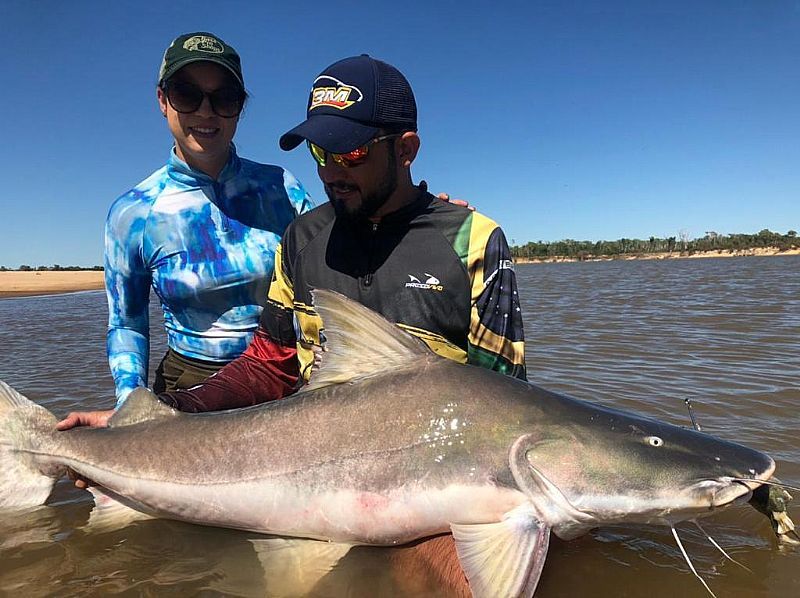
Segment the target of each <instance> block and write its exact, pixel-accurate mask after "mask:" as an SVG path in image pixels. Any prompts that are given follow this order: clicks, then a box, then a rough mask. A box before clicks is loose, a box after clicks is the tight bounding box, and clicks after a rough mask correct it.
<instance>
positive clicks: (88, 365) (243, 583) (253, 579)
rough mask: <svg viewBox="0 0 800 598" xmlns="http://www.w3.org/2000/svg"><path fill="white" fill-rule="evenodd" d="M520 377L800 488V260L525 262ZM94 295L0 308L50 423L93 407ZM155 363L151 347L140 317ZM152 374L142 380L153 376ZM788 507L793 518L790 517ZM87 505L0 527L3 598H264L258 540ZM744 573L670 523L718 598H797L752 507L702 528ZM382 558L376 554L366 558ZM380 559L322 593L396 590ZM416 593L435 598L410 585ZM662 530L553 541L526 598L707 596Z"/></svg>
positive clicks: (799, 514) (1, 335) (64, 488)
mask: <svg viewBox="0 0 800 598" xmlns="http://www.w3.org/2000/svg"><path fill="white" fill-rule="evenodd" d="M517 274H518V281H519V287H520V295H521V297H522V303H523V309H524V312H525V318H526V335H527V359H528V372H529V378H530V379H531V381H533V382H535V383H537V384H540V385H542V386H545V387H548V388H552V389H554V390H558V391H561V392H565V393H568V394H571V395H573V396H576V397H579V398H582V399H586V400H591V401H597V402H600V403H603V404H607V405H612V406H615V407H618V408H622V409H627V410H633V411H637V412H640V413H643V414H646V415H650V416H654V417H657V418H659V419H663V420H666V421H669V422H671V423H675V424H678V425H687V426H688V425H689V417H688V414H687V412H686V408H685V406H684V403H683V399H684V398H687V397H688V398H691V399H692V401H693V405H694V410H695V415H696V417H697V419H698V420H699V423H700V424H701V425H702V426H703V428H704V430H706V431H708V432H710V433H713V434H715V435H717V436H720V437H723V438H726V439H730V440H734V441H737V442H741V443H744V444H747V445H750V446H752V447H754V448H758V449H760V450H763V451H766V452H768V453H769V454H771V455H772V456H773V457H774V458H775V460H776V461H777V463H778V470H777V475H778V476H779V477H780V478H781V479H783V480H784V481H786V482H787V483H794V484H795V485H796V484H798V483H800V438H798V431H800V415H798V406H800V351H798V348H799V347H798V342H799V341H800V257H797V256H787V257H772V258H731V259H700V260H672V261H641V262H609V263H590V264H580V263H578V264H545V265H520V266H518V267H517ZM105 314H106V306H105V297H104V295H103V294H102V293H100V292H87V293H77V294H71V295H59V296H50V297H31V298H14V299H5V300H0V379H3V380H4V381H6V382H8V383H9V384H11V385H12V386H14V387H15V388H17V389H18V390H19V391H21V392H22V393H23V394H26V395H27V396H28V397H30V398H31V399H33V400H35V401H37V402H39V403H41V404H42V405H44V406H46V407H47V408H48V409H50V410H52V411H53V412H55V413H56V414H57V415H63V414H66V413H67V412H68V411H70V410H75V409H97V408H106V407H107V406H109V405H110V403H111V402H112V401H111V399H110V397H111V396H112V384H111V380H110V376H109V374H108V370H107V366H106V361H105V349H104V343H105ZM151 320H152V327H153V330H154V332H153V337H154V341H153V345H154V350H153V355H154V359H153V362H155V361H156V360H157V358H159V357H160V356H161V354H162V352H163V348H164V336H163V334H162V333H161V331H160V330H159V325H160V323H161V319H160V314H159V312H158V309H157V307H155V306H154V308H153V310H152V318H151ZM153 368H154V364H153V366H152V367H151V372H152V371H153ZM795 505H800V496H798V500H797V501H796V502H795V503H792V505H791V506H790V513H791V514H792V515H793V517H794V519H795V520H797V521H798V522H800V506H795ZM91 506H92V501H91V497H90V496H89V495H88V494H87V493H85V492H83V491H79V490H77V489H75V488H74V487H72V485H71V484H70V483H68V482H66V481H62V482H60V483H59V484H58V485H57V486H56V488H55V490H54V492H53V494H52V496H51V498H50V500H49V501H48V504H47V506H45V507H42V508H40V509H36V510H33V511H31V512H28V513H25V514H16V515H14V516H13V517H12V516H10V515H8V514H0V595H20V596H50V595H53V596H101V595H109V594H123V595H134V596H138V595H237V596H263V595H268V594H269V586H270V580H269V579H266V580H265V579H264V571H263V569H262V567H261V565H260V564H259V561H258V559H257V558H256V553H255V551H254V549H253V545H252V544H251V543H250V541H249V540H250V539H253V538H257V536H256V535H255V534H248V533H244V532H238V531H232V530H224V529H214V528H205V527H201V526H194V525H189V524H182V523H177V522H170V521H146V522H139V523H134V524H132V525H130V526H128V527H125V528H123V529H120V530H114V531H110V532H103V533H91V532H86V531H84V530H82V529H81V526H82V525H84V524H85V523H86V521H87V519H88V515H89V512H90V509H91ZM704 528H705V529H706V531H708V532H709V533H710V534H711V535H712V536H713V537H714V538H715V539H716V540H717V542H719V544H721V545H722V546H723V547H724V548H725V549H726V550H727V551H728V552H729V553H730V554H731V555H732V556H733V557H734V558H735V559H737V560H738V561H739V562H741V563H742V564H744V565H746V566H747V567H748V568H749V569H750V571H746V570H744V569H742V568H740V567H738V566H737V565H735V564H733V563H731V562H729V561H727V560H726V559H725V558H724V557H723V556H722V555H721V554H720V553H719V552H718V551H717V550H715V549H714V548H713V547H712V546H711V545H710V544H709V543H708V541H707V540H705V538H704V537H702V535H701V534H700V533H699V531H698V530H697V529H696V528H693V527H692V526H691V525H690V524H688V523H687V524H681V525H680V526H679V531H680V534H681V536H682V538H683V540H684V543H685V546H686V548H687V550H688V552H689V554H690V556H691V558H692V560H693V562H694V564H695V566H696V567H697V569H698V571H699V572H700V573H701V575H702V576H703V577H704V578H705V579H706V581H707V582H708V584H709V585H710V586H711V588H712V589H713V591H714V592H715V593H716V595H717V596H719V597H720V598H722V597H724V596H737V597H739V596H742V597H744V596H747V597H750V596H797V595H800V549H796V548H791V547H785V546H779V545H778V544H777V543H776V541H775V537H774V535H773V534H772V531H771V529H770V527H769V524H768V522H767V520H766V519H765V518H764V517H763V515H761V514H759V513H757V512H756V511H755V510H754V509H752V508H751V507H749V506H747V505H742V506H735V507H732V508H731V509H728V510H725V511H723V512H720V513H717V514H715V515H713V516H711V517H709V518H706V519H705V520H704ZM371 550H378V551H380V550H385V549H371ZM380 562H381V555H380V552H379V553H378V555H377V556H374V558H373V559H372V560H370V558H366V559H364V563H365V564H364V565H363V566H364V569H361V570H359V569H356V570H355V571H353V572H345V573H343V574H342V575H340V576H339V577H340V579H339V580H338V581H337V585H333V586H328V587H325V588H320V589H319V590H318V594H319V595H326V594H327V595H333V594H336V595H352V596H375V595H395V594H397V593H398V592H399V590H398V588H397V587H396V586H394V585H392V583H390V582H389V581H387V580H386V579H382V570H381V566H380ZM414 587H415V588H416V589H415V591H414V592H413V593H414V595H430V596H438V595H447V592H446V591H445V590H444V589H443V588H437V587H435V586H432V585H430V584H428V583H427V582H426V580H418V582H417V583H416V584H415V586H414ZM707 595H708V594H707V593H706V592H705V590H704V589H703V588H702V586H701V585H700V582H699V581H697V579H695V578H694V577H693V576H692V574H691V573H690V572H689V569H688V567H687V565H686V563H685V561H684V560H683V558H682V556H681V554H680V552H679V550H678V548H677V547H676V545H675V542H674V540H673V539H672V536H671V533H670V531H669V530H668V529H665V528H655V527H650V528H648V527H636V526H630V527H622V528H608V529H599V530H596V531H594V532H592V533H590V534H588V535H586V536H584V537H582V538H579V539H577V540H573V541H569V542H563V541H559V540H557V539H554V540H553V541H552V542H551V546H550V551H549V554H548V556H547V563H546V565H545V569H544V573H543V575H542V579H541V582H540V584H539V588H538V591H537V596H541V597H554V596H648V597H656V596H665V597H666V596H685V597H689V596H707Z"/></svg>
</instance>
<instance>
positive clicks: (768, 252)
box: [514, 247, 800, 264]
mask: <svg viewBox="0 0 800 598" xmlns="http://www.w3.org/2000/svg"><path fill="white" fill-rule="evenodd" d="M781 255H800V248H794V249H786V250H784V251H781V250H779V249H778V248H777V247H758V248H754V249H739V250H725V249H719V250H715V251H696V252H694V253H691V254H690V253H685V252H680V251H673V252H666V251H665V252H663V253H643V254H637V255H620V256H617V257H605V256H604V257H592V256H589V257H587V258H585V259H582V260H581V259H578V258H575V257H563V256H553V257H546V258H524V257H522V258H516V259H515V260H514V262H515V263H517V264H551V263H560V262H580V261H583V262H610V261H612V260H622V261H627V260H668V259H669V260H671V259H697V258H718V257H721V258H725V257H749V256H758V257H771V256H781Z"/></svg>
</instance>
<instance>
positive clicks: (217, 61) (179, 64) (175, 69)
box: [159, 56, 244, 87]
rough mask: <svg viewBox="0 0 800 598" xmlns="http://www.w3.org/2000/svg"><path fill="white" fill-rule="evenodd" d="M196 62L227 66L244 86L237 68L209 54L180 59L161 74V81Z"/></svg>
mask: <svg viewBox="0 0 800 598" xmlns="http://www.w3.org/2000/svg"><path fill="white" fill-rule="evenodd" d="M194 62H213V63H214V64H218V65H220V66H221V67H224V68H226V69H227V70H228V71H229V72H230V73H231V75H233V78H234V79H236V80H237V81H238V82H239V85H241V86H242V87H244V81H242V76H241V75H240V74H239V73H237V72H236V69H234V68H233V67H232V66H231V65H230V64H228V63H227V62H226V61H224V60H220V59H219V58H209V57H208V56H202V57H198V58H195V57H192V58H184V59H183V60H178V61H177V62H175V64H173V65H172V66H171V67H170V69H169V71H167V72H165V73H164V74H163V75H162V76H161V81H166V80H167V79H169V78H170V77H172V76H173V75H174V74H175V73H177V72H178V71H179V70H181V69H182V68H183V67H185V66H186V65H187V64H192V63H194ZM161 81H159V83H161Z"/></svg>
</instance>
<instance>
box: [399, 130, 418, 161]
mask: <svg viewBox="0 0 800 598" xmlns="http://www.w3.org/2000/svg"><path fill="white" fill-rule="evenodd" d="M419 145H420V140H419V135H417V134H416V133H415V132H414V131H406V132H405V133H403V135H402V137H400V143H399V144H398V146H399V147H398V152H397V157H398V159H399V162H400V164H402V165H403V166H404V167H405V168H409V167H410V166H411V163H412V162H413V161H414V159H415V158H416V157H417V152H419Z"/></svg>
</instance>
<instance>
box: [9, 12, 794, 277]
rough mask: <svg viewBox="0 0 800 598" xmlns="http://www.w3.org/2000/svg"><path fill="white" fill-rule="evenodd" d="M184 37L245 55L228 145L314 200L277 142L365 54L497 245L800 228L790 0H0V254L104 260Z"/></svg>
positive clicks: (152, 152) (428, 158)
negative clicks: (106, 229) (119, 204)
mask: <svg viewBox="0 0 800 598" xmlns="http://www.w3.org/2000/svg"><path fill="white" fill-rule="evenodd" d="M223 7H224V8H223ZM195 30H210V31H212V32H215V33H216V34H218V35H219V36H221V37H222V38H223V39H225V40H226V41H228V42H229V43H231V44H232V45H233V46H234V47H236V48H237V50H238V51H239V53H240V54H241V56H242V60H243V63H244V71H245V82H246V84H247V87H248V89H249V90H250V92H251V94H252V98H251V101H250V104H249V105H248V107H247V110H246V113H245V115H244V117H243V119H242V121H241V123H240V125H239V132H238V134H237V137H236V142H237V147H238V148H239V152H240V154H241V155H243V156H245V157H248V158H251V159H254V160H258V161H262V162H268V163H274V164H280V165H281V166H284V167H285V168H288V169H289V170H290V171H292V172H293V173H294V174H295V176H297V177H298V178H299V179H300V180H301V181H302V182H303V184H304V185H305V186H306V187H307V188H308V189H309V191H310V192H311V194H312V195H313V196H314V198H315V199H316V200H317V201H318V202H322V201H324V194H323V191H322V186H321V184H320V183H319V181H318V179H317V176H316V171H315V168H314V166H313V163H312V160H311V158H310V157H309V156H308V154H307V152H305V151H304V150H303V149H298V150H295V151H293V152H289V153H286V152H282V151H281V150H280V149H279V148H278V145H277V140H278V137H279V136H280V134H281V133H283V132H285V131H286V130H287V129H289V128H291V127H292V126H294V125H295V124H297V123H298V122H300V121H301V120H302V119H303V118H304V111H305V105H306V94H307V91H308V89H309V87H310V85H311V81H312V80H313V79H314V77H315V76H316V75H317V74H318V73H319V71H321V70H322V69H323V68H324V67H325V66H327V65H328V64H330V63H332V62H334V61H335V60H338V59H340V58H343V57H346V56H351V55H354V54H360V53H363V52H366V53H369V54H371V55H373V56H375V57H377V58H381V59H383V60H386V61H388V62H390V63H392V64H394V65H395V66H397V67H398V68H400V70H401V71H403V72H404V73H405V74H406V76H407V77H408V79H409V80H410V82H411V84H412V86H413V87H414V91H415V94H416V96H417V103H418V105H419V113H420V135H421V138H422V150H421V154H420V156H419V158H418V160H417V162H415V164H414V167H413V169H412V172H413V175H414V178H415V180H419V179H425V180H427V181H428V182H429V184H430V187H431V189H432V190H434V191H448V192H450V193H451V194H452V195H454V196H458V197H464V198H466V199H468V200H469V201H470V202H471V203H472V204H473V205H475V206H477V208H478V209H479V210H481V211H482V212H484V213H486V214H487V215H489V216H490V217H492V218H494V219H495V220H497V221H498V222H499V223H500V224H501V225H502V226H503V228H504V229H505V231H506V234H507V237H508V238H509V240H512V239H513V240H515V241H516V242H517V243H524V242H526V241H537V240H544V241H554V240H559V239H564V238H572V239H580V240H584V239H587V240H599V239H618V238H620V237H638V238H647V237H649V236H650V235H655V236H662V237H666V236H677V235H678V234H679V231H686V232H687V233H688V234H689V236H690V237H697V236H702V235H703V234H704V233H705V231H709V230H713V231H716V232H719V233H734V232H756V231H758V230H761V229H762V228H769V229H771V230H773V231H777V232H782V233H785V232H786V231H787V230H789V229H795V230H798V229H800V197H799V196H800V109H798V105H800V101H799V100H800V68H798V64H800V63H799V62H798V61H800V0H785V1H781V0H775V1H773V0H752V1H736V0H720V1H700V2H698V1H697V0H693V1H686V2H683V1H674V2H659V1H657V0H656V1H652V2H640V1H637V0H633V1H630V2H616V1H608V2H596V3H592V2H569V1H558V2H556V1H553V2H550V1H547V2H539V1H534V0H530V1H527V2H502V1H501V2H492V3H489V2H470V1H468V0H462V1H453V2H445V1H436V0H429V1H425V2H415V1H413V0H407V1H405V2H391V3H388V2H387V3H381V2H372V3H364V2H354V1H353V2H351V1H350V0H339V1H337V2H324V3H323V2H205V1H204V0H195V1H193V2H182V1H177V2H176V1H173V2H168V3H157V4H156V3H144V2H122V1H121V2H107V1H104V2H55V1H48V0H40V1H37V2H29V1H27V0H10V1H9V0H5V1H4V2H3V16H2V19H0V39H2V40H3V46H4V48H3V50H4V51H3V52H1V53H0V73H2V75H3V81H4V85H3V92H2V94H0V106H2V107H3V114H4V117H5V118H4V129H5V135H4V139H3V143H0V164H2V165H3V166H2V173H3V179H4V181H5V183H4V185H3V190H2V191H1V192H0V214H2V218H0V265H6V266H9V267H17V266H19V265H20V264H22V263H25V264H30V265H34V266H36V265H50V264H53V263H59V264H62V265H71V264H77V265H87V266H90V265H94V264H100V263H102V228H103V222H104V220H105V216H106V212H107V210H108V207H109V205H110V204H111V202H112V201H113V200H114V199H115V198H116V197H117V196H118V195H120V194H121V193H123V192H124V191H126V190H127V189H129V188H130V187H132V186H133V185H134V184H136V183H137V182H139V181H140V180H142V179H144V178H145V176H147V175H148V174H149V173H150V172H152V171H153V170H156V169H157V168H159V167H160V166H161V165H162V164H163V163H164V161H165V159H166V157H167V155H168V151H169V148H170V136H169V133H168V131H167V127H166V123H165V121H164V120H163V118H162V117H161V115H160V114H159V112H158V108H157V105H156V101H155V84H156V78H157V71H158V66H159V62H160V59H161V55H162V53H163V51H164V49H165V47H166V46H167V45H168V43H169V42H170V41H171V40H172V38H174V37H175V36H177V35H179V34H181V33H185V32H188V31H195Z"/></svg>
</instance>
